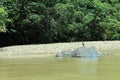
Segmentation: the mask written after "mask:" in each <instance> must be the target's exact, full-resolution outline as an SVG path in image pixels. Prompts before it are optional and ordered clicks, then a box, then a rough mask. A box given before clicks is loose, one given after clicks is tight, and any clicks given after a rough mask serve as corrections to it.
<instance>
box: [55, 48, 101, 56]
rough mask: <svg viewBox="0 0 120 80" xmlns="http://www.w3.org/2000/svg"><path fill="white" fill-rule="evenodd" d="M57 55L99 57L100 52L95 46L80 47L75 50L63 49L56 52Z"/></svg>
mask: <svg viewBox="0 0 120 80" xmlns="http://www.w3.org/2000/svg"><path fill="white" fill-rule="evenodd" d="M56 57H91V58H94V57H99V53H98V52H97V50H96V49H95V47H90V48H86V47H80V48H77V49H75V50H74V51H62V52H60V53H57V54H56Z"/></svg>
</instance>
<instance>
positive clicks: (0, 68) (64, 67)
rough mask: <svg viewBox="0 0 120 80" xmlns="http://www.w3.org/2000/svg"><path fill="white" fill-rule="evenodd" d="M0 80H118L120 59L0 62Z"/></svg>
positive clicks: (118, 57)
mask: <svg viewBox="0 0 120 80" xmlns="http://www.w3.org/2000/svg"><path fill="white" fill-rule="evenodd" d="M0 80H120V56H104V57H100V58H99V59H98V58H94V59H89V58H61V59H58V58H53V57H51V58H26V59H25V58H23V59H0Z"/></svg>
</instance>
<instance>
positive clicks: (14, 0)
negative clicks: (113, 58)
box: [0, 0, 120, 46]
mask: <svg viewBox="0 0 120 80" xmlns="http://www.w3.org/2000/svg"><path fill="white" fill-rule="evenodd" d="M0 1H1V3H0V46H6V45H17V44H36V43H53V42H71V41H98V40H119V39H120V0H0Z"/></svg>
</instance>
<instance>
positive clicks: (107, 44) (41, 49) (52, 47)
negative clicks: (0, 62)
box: [0, 41, 120, 58]
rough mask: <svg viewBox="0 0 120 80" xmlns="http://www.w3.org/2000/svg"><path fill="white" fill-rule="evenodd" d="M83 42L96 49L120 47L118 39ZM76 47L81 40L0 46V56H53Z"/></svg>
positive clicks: (115, 48)
mask: <svg viewBox="0 0 120 80" xmlns="http://www.w3.org/2000/svg"><path fill="white" fill-rule="evenodd" d="M84 44H85V47H91V46H94V47H95V48H96V49H97V50H98V51H102V50H118V49H120V41H87V42H84ZM78 47H82V42H71V43H53V44H37V45H21V46H10V47H4V48H0V57H1V58H18V57H20V58H23V57H45V56H54V55H55V54H56V53H57V52H61V51H63V50H74V49H76V48H78Z"/></svg>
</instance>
